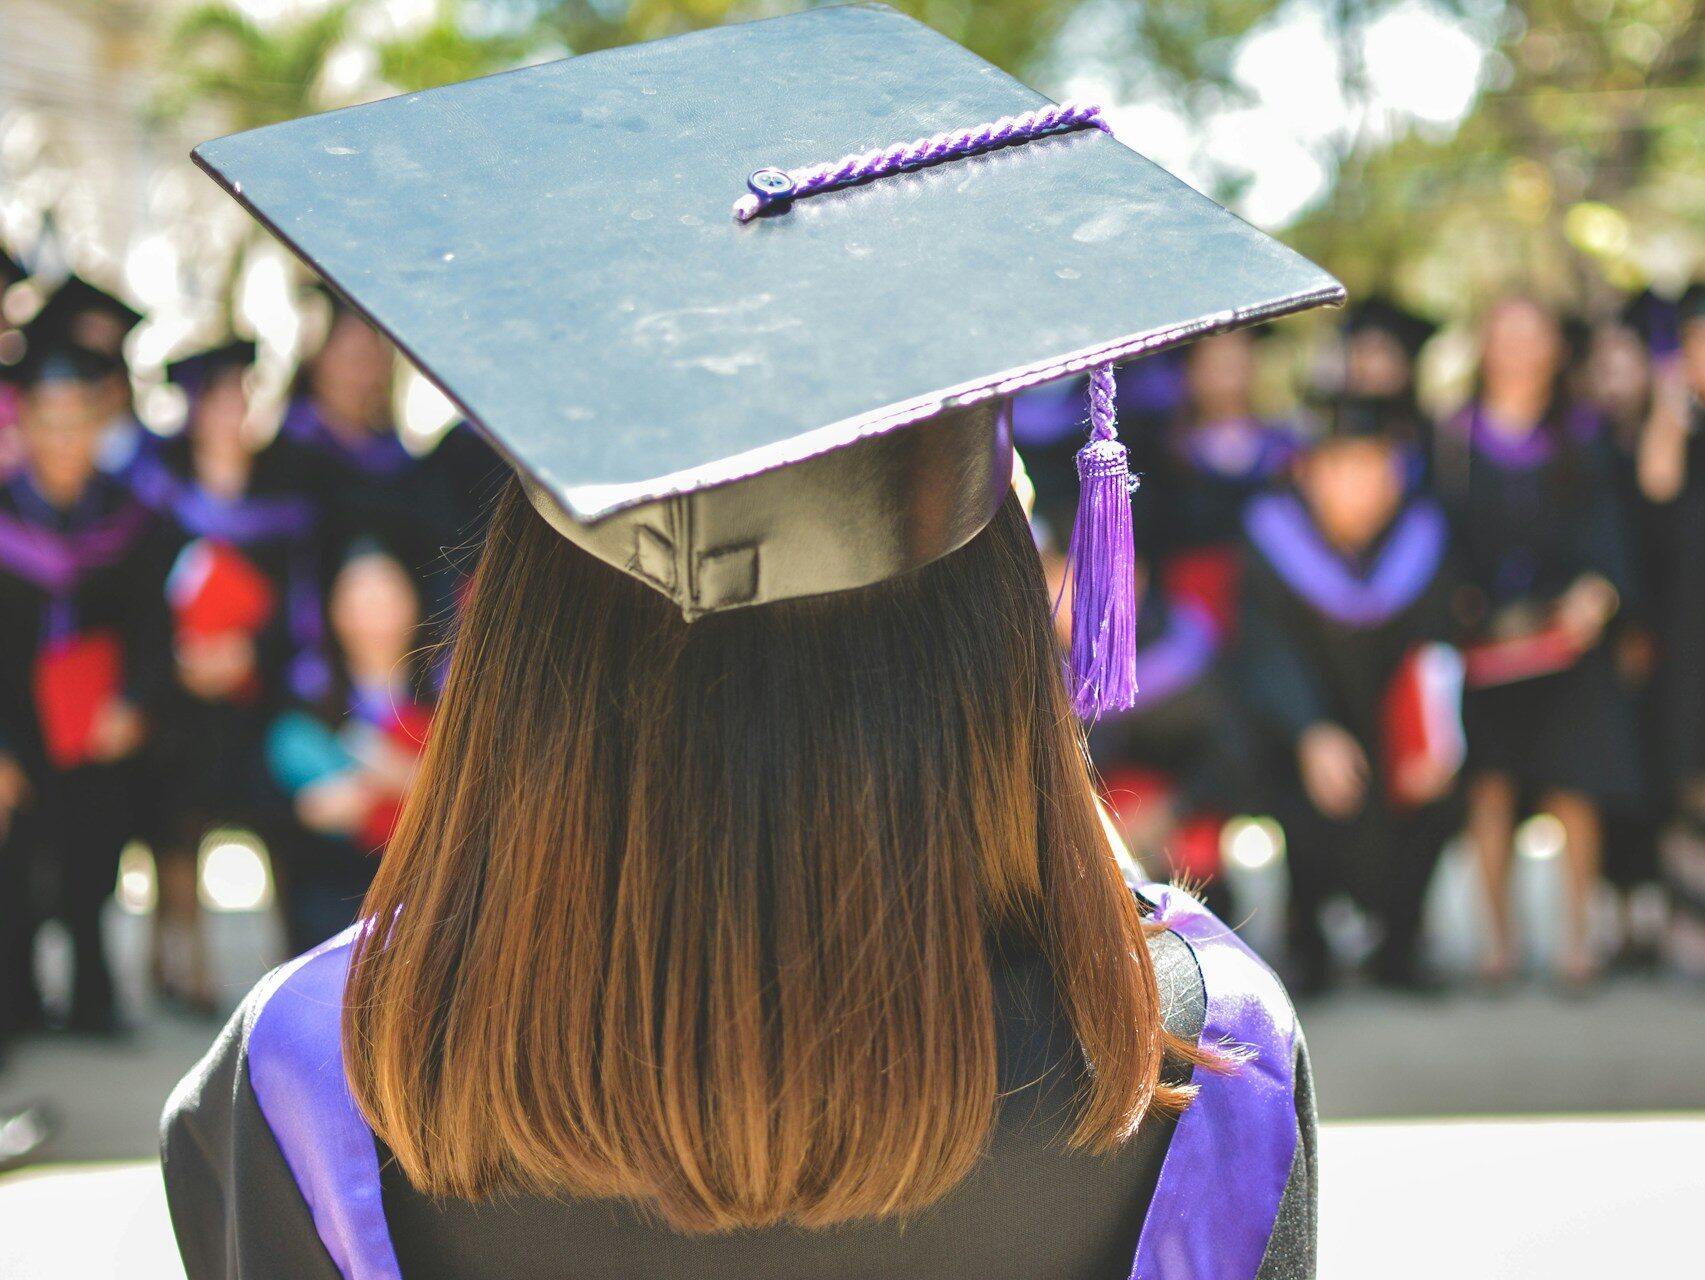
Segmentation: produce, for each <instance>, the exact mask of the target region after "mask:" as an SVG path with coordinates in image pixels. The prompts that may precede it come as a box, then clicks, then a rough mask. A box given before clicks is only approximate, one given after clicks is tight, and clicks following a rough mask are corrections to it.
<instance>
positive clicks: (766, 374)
mask: <svg viewBox="0 0 1705 1280" xmlns="http://www.w3.org/2000/svg"><path fill="white" fill-rule="evenodd" d="M1073 110H1074V111H1076V114H1069V113H1068V112H1067V109H1066V108H1061V107H1056V106H1055V105H1054V104H1051V103H1049V102H1048V100H1047V99H1045V98H1043V97H1042V96H1041V95H1039V94H1037V93H1035V92H1033V91H1032V90H1030V89H1028V88H1026V87H1025V86H1023V85H1022V84H1019V83H1018V82H1017V81H1015V80H1013V79H1011V78H1010V77H1008V76H1006V75H1005V74H1003V73H1001V72H1000V71H999V70H997V69H996V68H994V67H992V66H990V65H989V64H988V63H986V62H984V61H983V60H982V59H980V58H978V57H976V56H975V55H973V54H971V53H970V52H968V51H966V50H965V49H962V48H960V47H959V46H958V45H956V44H954V43H953V42H952V41H950V40H947V39H946V38H944V37H942V36H940V35H938V34H937V33H935V32H933V31H931V30H930V29H929V28H927V27H925V26H922V25H921V24H919V23H917V22H914V21H912V20H911V19H909V18H906V17H904V16H902V15H900V14H897V13H895V12H893V11H891V10H888V9H884V8H878V7H869V8H866V7H857V8H833V9H817V10H811V11H807V12H805V13H802V14H797V15H794V16H791V17H785V18H776V19H770V20H766V21H761V22H754V23H750V24H744V25H738V26H729V27H722V28H717V29H713V30H708V31H703V32H698V33H694V34H691V35H685V36H680V37H675V38H672V39H667V40H661V41H657V42H654V43H650V44H643V45H637V46H632V47H629V48H624V49H614V50H609V51H605V52H599V53H593V54H587V55H584V56H581V57H576V58H571V59H567V60H564V61H559V62H553V63H547V64H544V65H540V66H533V67H528V68H524V69H522V70H518V71H512V72H507V73H504V74H501V75H497V76H492V77H487V78H484V79H480V80H473V81H469V82H467V83H463V84H457V85H450V86H446V87H444V88H441V89H434V90H430V91H427V92H424V93H415V94H408V95H404V96H401V97H397V98H391V99H387V100H385V101H381V102H377V103H371V104H367V105H363V106H359V107H353V108H349V109H346V110H342V111H336V112H331V113H329V114H325V115H320V116H313V117H309V118H306V119H302V120H295V121H290V122H287V123H284V124H278V125H272V126H269V127H266V128H263V129H258V130H254V131H252V132H249V133H244V134H239V135H236V136H233V137H228V138H224V139H220V140H217V141H214V142H209V143H205V144H203V145H202V146H200V147H198V148H197V149H196V151H195V159H196V160H197V162H198V163H199V164H200V165H201V166H202V167H203V168H204V169H206V170H207V171H208V172H209V173H210V174H211V175H212V176H213V177H214V178H215V179H216V180H217V181H218V182H220V183H221V184H222V185H223V186H225V187H226V189H227V190H229V191H230V192H231V194H232V195H234V196H235V197H236V198H237V199H238V200H239V201H241V202H242V203H243V204H244V205H245V206H246V207H247V208H248V209H249V210H250V212H252V213H253V214H254V215H255V216H256V217H257V218H259V219H260V220H261V221H262V222H263V223H265V224H266V225H267V226H268V227H269V228H270V229H272V230H273V231H274V232H275V233H276V234H277V235H278V236H279V237H280V238H281V239H283V240H284V241H285V242H286V243H287V244H288V245H289V246H290V247H291V248H293V249H294V250H295V251H296V252H297V253H298V254H299V255H300V256H301V257H302V258H303V259H304V260H305V261H306V262H307V263H308V265H309V266H311V267H312V268H313V269H314V270H315V271H317V272H318V273H320V274H321V275H322V276H323V277H324V278H325V279H327V280H328V281H329V282H330V283H331V284H332V285H333V286H334V287H335V288H337V289H338V290H339V291H340V292H341V293H343V294H344V295H345V296H346V297H347V298H348V299H349V300H350V302H351V303H352V304H353V305H354V306H355V307H356V308H357V309H359V310H360V311H361V312H363V313H364V314H365V315H366V316H367V317H368V318H369V319H371V320H372V322H373V323H374V324H375V325H376V326H377V327H378V328H379V329H381V330H382V331H384V332H385V333H386V334H387V335H388V336H389V337H391V338H392V339H393V340H394V341H395V342H396V344H397V346H398V347H399V348H400V349H401V350H402V351H403V352H404V353H405V354H407V355H408V356H409V357H410V358H411V359H412V360H413V361H414V362H415V363H416V364H417V365H418V366H419V367H420V368H421V369H422V370H423V371H425V372H426V374H427V375H428V376H429V377H431V378H432V379H433V380H434V381H435V382H436V383H437V384H438V385H439V387H440V388H441V389H442V390H443V391H444V392H445V394H446V395H448V396H449V397H450V399H452V400H453V401H455V402H456V404H457V405H458V406H459V407H460V409H461V410H462V411H463V413H465V414H466V415H467V417H468V418H469V419H470V420H471V421H472V422H474V423H475V424H477V426H478V427H479V428H480V429H481V430H483V431H484V432H485V433H486V434H487V435H488V436H489V437H490V439H491V440H492V442H493V444H494V445H495V446H496V447H497V448H498V449H499V450H500V451H501V452H502V453H503V454H504V456H505V457H506V458H507V459H508V460H509V462H510V463H511V464H512V465H513V466H514V467H515V468H516V470H517V471H518V472H520V474H521V477H522V480H523V481H524V483H525V484H526V486H527V488H528V491H529V493H530V494H531V496H532V499H533V502H534V504H535V506H536V507H537V508H538V509H539V510H540V511H541V512H542V513H543V514H544V515H545V516H546V518H547V519H548V520H550V522H551V523H552V524H553V525H554V526H555V527H556V528H557V529H558V530H559V531H561V532H562V534H563V535H564V536H565V537H567V538H569V539H570V540H572V541H574V542H576V543H578V544H579V545H581V546H582V547H585V548H586V549H588V550H589V551H591V552H592V553H593V554H594V555H597V556H599V557H600V558H602V559H604V560H605V561H607V562H608V563H610V564H612V565H614V566H615V567H617V568H618V569H621V570H623V571H624V572H627V573H629V574H632V575H633V576H635V577H638V578H639V579H641V580H642V581H645V582H647V583H649V584H650V585H651V586H653V587H654V588H656V589H657V590H659V591H661V592H663V593H664V594H665V595H667V596H668V597H669V598H670V599H671V600H672V601H674V602H675V603H676V604H678V605H679V606H680V608H681V610H682V612H683V613H684V615H685V616H686V617H688V618H689V619H691V618H696V617H699V616H701V615H704V614H708V613H714V612H718V611H721V610H724V609H731V608H736V607H744V606H751V605H760V604H763V603H766V602H770V601H776V600H784V599H789V598H794V597H802V596H811V595H817V594H822V593H826V592H831V591H840V590H845V589H849V588H855V587H860V586H865V585H869V584H872V583H875V582H879V581H882V580H884V579H886V578H889V577H892V576H895V575H897V574H901V573H904V572H906V571H908V570H911V569H914V568H917V567H919V566H921V565H923V564H926V563H928V562H930V561H931V560H934V559H936V558H938V557H940V556H943V555H946V554H947V553H949V552H951V551H953V550H954V549H956V548H957V547H959V546H962V545H963V544H964V543H966V542H967V541H969V540H970V539H971V538H972V537H974V536H975V535H976V534H977V533H978V532H979V531H980V530H981V529H982V528H983V527H984V526H985V525H986V524H987V523H988V521H989V520H990V519H991V518H992V517H993V514H994V511H995V510H996V508H997V506H998V504H999V503H1000V501H1001V500H1002V498H1003V497H1004V494H1005V492H1006V490H1007V488H1008V486H1009V477H1010V449H1011V443H1010V423H1009V418H1008V414H1007V412H1006V410H1005V406H1006V404H1007V403H1008V401H1009V398H1010V396H1011V395H1012V393H1013V392H1015V391H1017V390H1020V389H1022V388H1024V387H1027V386H1031V385H1034V384H1037V383H1041V382H1044V381H1047V380H1050V379H1053V378H1058V377H1061V376H1063V375H1066V374H1071V373H1075V372H1081V371H1083V370H1086V369H1091V368H1106V367H1109V366H1110V365H1111V364H1112V363H1113V362H1116V361H1119V360H1123V359H1126V358H1129V357H1133V356H1137V355H1142V354H1145V353H1149V352H1153V351H1158V350H1161V349H1164V348H1167V347H1170V346H1174V345H1177V344H1179V343H1183V342H1186V341H1189V340H1191V339H1193V338H1196V337H1199V336H1201V335H1203V334H1206V333H1211V332H1215V331H1217V330H1221V329H1227V328H1232V327H1236V326H1239V325H1243V324H1249V323H1254V322H1257V321H1261V320H1266V319H1270V318H1272V317H1274V316H1278V315H1283V314H1287V313H1290V312H1294V311H1299V310H1303V309H1306V308H1309V307H1313V306H1317V305H1320V304H1323V303H1335V302H1338V301H1341V300H1342V296H1343V291H1342V288H1341V286H1339V285H1338V283H1337V282H1336V281H1335V280H1333V279H1332V278H1331V277H1330V276H1328V275H1327V274H1326V273H1325V272H1323V271H1321V270H1320V269H1319V268H1317V267H1315V266H1313V265H1312V264H1311V263H1309V262H1307V261H1306V260H1304V259H1303V258H1301V257H1299V256H1298V255H1297V254H1295V253H1293V252H1292V251H1290V250H1289V249H1287V248H1285V247H1284V246H1282V245H1280V244H1278V243H1277V242H1275V241H1273V240H1272V239H1270V238H1268V237H1267V236H1265V235H1263V234H1261V233H1260V232H1258V231H1256V230H1254V229H1253V228H1251V227H1249V226H1248V225H1247V224H1245V223H1243V222H1241V221H1240V220H1238V219H1237V218H1236V217H1234V216H1233V215H1231V214H1230V213H1228V212H1226V211H1225V210H1224V209H1222V208H1221V207H1220V206H1218V205H1217V204H1215V203H1213V202H1212V201H1211V200H1209V199H1207V198H1206V197H1204V196H1201V195H1199V194H1198V193H1196V192H1195V191H1193V190H1191V189H1190V188H1189V187H1187V186H1186V185H1184V184H1183V183H1181V182H1179V181H1178V180H1177V179H1175V178H1173V177H1171V176H1170V175H1169V174H1167V173H1165V172H1164V171H1163V170H1161V169H1159V168H1158V167H1156V166H1155V165H1153V164H1151V163H1150V162H1149V161H1147V160H1145V159H1144V158H1143V157H1142V156H1140V155H1138V154H1137V153H1136V152H1134V151H1131V150H1130V149H1128V148H1127V147H1125V146H1123V145H1121V144H1120V143H1119V142H1117V141H1115V140H1114V139H1113V138H1112V137H1111V136H1109V135H1108V134H1107V133H1105V132H1104V131H1102V130H1101V129H1100V128H1094V127H1090V126H1093V125H1096V124H1098V123H1099V120H1098V118H1097V117H1096V115H1095V113H1093V111H1092V110H1091V111H1088V112H1084V111H1078V110H1077V109H1073ZM1045 121H1051V122H1052V123H1051V124H1048V123H1042V122H1045ZM910 139H917V140H918V141H917V143H915V144H914V143H909V142H908V140H910ZM872 149H875V150H872ZM737 202H738V205H739V208H738V209H737V208H736V203H737ZM1108 381H1109V383H1110V381H1111V378H1110V375H1109V378H1108ZM1107 410H1108V413H1107V416H1108V417H1110V414H1111V404H1110V401H1109V403H1108V405H1107ZM1109 425H1110V424H1109ZM1119 498H1120V502H1121V503H1123V505H1124V508H1125V511H1124V518H1125V521H1126V524H1127V527H1128V522H1129V504H1128V502H1126V501H1125V494H1124V491H1123V482H1122V481H1121V482H1120V494H1119ZM1085 505H1089V504H1085ZM1084 594H1085V593H1083V592H1081V591H1080V592H1079V596H1080V597H1081V596H1083V595H1084ZM1085 630H1086V631H1090V632H1091V635H1092V637H1093V634H1094V631H1093V628H1085Z"/></svg>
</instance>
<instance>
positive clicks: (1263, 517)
mask: <svg viewBox="0 0 1705 1280" xmlns="http://www.w3.org/2000/svg"><path fill="white" fill-rule="evenodd" d="M1244 528H1245V529H1246V530H1247V531H1248V533H1249V538H1250V541H1252V542H1253V543H1254V544H1255V546H1256V548H1257V549H1258V550H1259V551H1260V552H1261V554H1262V555H1263V556H1264V557H1265V558H1266V560H1267V562H1268V563H1269V564H1271V565H1272V566H1273V569H1274V570H1275V572H1277V573H1278V575H1279V577H1281V578H1282V579H1284V582H1285V585H1286V586H1288V587H1289V588H1290V589H1291V590H1292V591H1294V592H1296V594H1297V595H1299V596H1301V597H1302V598H1303V599H1304V600H1307V601H1308V602H1309V603H1310V604H1312V605H1313V606H1314V607H1315V608H1316V609H1319V610H1320V612H1322V613H1324V614H1325V615H1326V616H1327V617H1329V618H1331V619H1333V620H1334V621H1336V622H1340V623H1342V624H1343V625H1345V626H1347V627H1358V628H1360V627H1377V626H1378V625H1379V624H1380V623H1382V622H1384V621H1386V620H1387V619H1388V618H1390V617H1392V616H1393V615H1394V614H1397V613H1401V612H1402V611H1403V610H1404V609H1407V608H1408V607H1409V606H1410V605H1412V604H1413V603H1415V601H1416V600H1417V599H1419V598H1420V596H1421V593H1422V592H1423V591H1425V590H1426V589H1427V585H1428V584H1429V583H1431V582H1432V580H1433V578H1434V577H1435V576H1437V574H1438V571H1439V565H1440V564H1441V563H1442V562H1443V560H1444V553H1445V545H1446V543H1447V541H1448V538H1449V533H1448V529H1447V526H1446V524H1445V518H1444V513H1443V512H1442V511H1440V510H1439V509H1438V507H1437V506H1436V505H1434V504H1433V503H1432V502H1431V501H1430V500H1427V499H1421V500H1418V501H1415V502H1412V503H1410V505H1409V506H1408V508H1407V509H1406V510H1405V511H1404V512H1403V514H1402V515H1400V516H1398V518H1397V524H1396V526H1395V527H1394V528H1393V529H1392V530H1391V533H1390V534H1389V535H1388V536H1387V537H1386V539H1385V544H1384V545H1383V546H1382V547H1381V548H1380V550H1379V553H1378V555H1377V556H1375V558H1374V561H1373V564H1372V565H1371V566H1369V568H1368V570H1367V572H1366V573H1360V574H1359V573H1357V572H1356V571H1355V570H1354V569H1353V568H1352V567H1351V566H1350V565H1349V564H1348V563H1346V562H1345V560H1344V558H1343V556H1341V555H1339V554H1338V552H1336V551H1334V550H1333V549H1332V547H1331V546H1329V545H1328V544H1327V542H1326V540H1325V539H1324V538H1323V537H1322V536H1321V534H1320V531H1319V530H1318V529H1317V528H1315V525H1314V521H1313V520H1312V519H1311V518H1310V517H1309V514H1308V511H1307V509H1306V508H1305V507H1304V506H1303V504H1302V501H1301V500H1300V499H1299V498H1297V496H1296V495H1295V494H1290V493H1275V494H1267V495H1264V496H1262V497H1259V498H1256V499H1254V500H1253V501H1251V502H1250V504H1249V509H1248V511H1247V512H1246V513H1245V515H1244Z"/></svg>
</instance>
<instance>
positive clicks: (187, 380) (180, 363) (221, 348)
mask: <svg viewBox="0 0 1705 1280" xmlns="http://www.w3.org/2000/svg"><path fill="white" fill-rule="evenodd" d="M256 351H257V348H256V346H255V343H254V341H253V340H252V339H248V338H233V339H231V340H230V341H229V342H222V343H220V344H219V345H218V346H214V347H209V348H208V349H207V350H205V351H197V352H194V353H193V354H191V355H187V356H181V357H179V358H178V359H176V360H173V361H172V362H171V363H169V364H168V365H167V366H166V381H167V382H169V383H171V384H172V385H173V386H176V387H181V388H183V392H184V394H185V395H186V396H188V397H189V398H190V400H191V401H193V400H195V398H196V397H197V396H199V395H200V394H201V393H202V392H203V391H205V390H207V387H208V385H209V384H210V383H212V382H213V380H214V379H215V378H218V377H219V376H221V375H222V374H226V373H241V372H242V371H243V370H245V369H248V368H249V367H250V366H251V365H253V364H254V362H255V354H256Z"/></svg>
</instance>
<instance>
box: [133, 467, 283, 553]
mask: <svg viewBox="0 0 1705 1280" xmlns="http://www.w3.org/2000/svg"><path fill="white" fill-rule="evenodd" d="M130 490H131V492H132V493H134V494H135V495H136V496H137V498H138V499H139V500H140V501H142V502H143V503H145V504H147V505H148V506H149V507H151V508H153V509H154V510H155V511H158V512H161V513H163V514H167V515H170V516H171V517H172V518H173V519H175V520H176V521H177V522H178V524H180V525H181V526H183V530H184V532H185V533H188V534H190V535H191V536H192V537H197V538H218V539H219V540H220V541H221V542H229V543H232V544H234V545H236V546H247V545H248V544H250V543H254V542H264V541H268V540H270V539H274V538H279V539H296V538H305V537H307V536H308V534H309V533H310V532H311V531H312V530H313V527H314V507H313V504H312V503H311V502H309V501H308V499H306V498H304V497H300V496H298V495H295V494H262V495H259V496H253V495H248V494H245V495H243V496H242V497H238V498H220V497H215V496H214V495H213V494H210V493H208V492H207V490H205V489H203V488H202V487H201V486H200V485H198V484H196V483H195V482H194V481H192V480H187V479H185V478H184V477H182V476H180V475H178V474H177V473H175V472H174V471H173V470H172V469H171V468H170V467H168V466H167V465H166V464H165V462H164V461H162V460H161V459H159V458H148V459H144V460H139V461H138V463H137V466H136V468H135V470H134V471H133V472H132V474H131V476H130Z"/></svg>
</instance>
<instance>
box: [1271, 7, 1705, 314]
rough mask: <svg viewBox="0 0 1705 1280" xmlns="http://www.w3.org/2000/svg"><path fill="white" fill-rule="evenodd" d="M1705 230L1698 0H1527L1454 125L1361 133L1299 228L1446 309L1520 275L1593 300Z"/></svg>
mask: <svg viewBox="0 0 1705 1280" xmlns="http://www.w3.org/2000/svg"><path fill="white" fill-rule="evenodd" d="M1702 232H1705V0H1517V2H1516V3H1512V4H1510V5H1508V6H1507V7H1506V8H1505V10H1504V12H1503V15H1502V20H1501V30H1500V33H1499V37H1498V40H1497V47H1496V50H1495V52H1494V54H1493V57H1492V60H1491V64H1490V68H1489V83H1488V84H1487V85H1486V87H1485V88H1484V90H1483V92H1482V94H1481V96H1480V99H1479V101H1478V102H1477V104H1476V106H1475V108H1474V110H1473V111H1472V112H1471V113H1470V115H1469V116H1468V118H1467V119H1466V120H1464V121H1463V122H1462V124H1461V125H1460V127H1458V128H1457V129H1456V130H1455V131H1454V132H1452V133H1451V134H1450V135H1449V136H1448V137H1443V138H1431V137H1426V136H1423V135H1419V134H1411V135H1410V136H1407V137H1404V138H1402V139H1400V140H1399V141H1397V142H1396V143H1394V144H1392V143H1388V142H1384V141H1381V142H1378V143H1376V144H1373V145H1367V146H1364V147H1362V148H1359V149H1358V150H1357V151H1356V152H1355V153H1354V154H1352V155H1350V156H1348V157H1346V158H1345V161H1344V163H1343V165H1342V167H1341V169H1340V171H1339V174H1338V180H1337V182H1336V183H1335V184H1334V187H1333V190H1332V193H1331V195H1330V197H1329V199H1328V200H1327V201H1326V202H1325V204H1324V205H1323V206H1322V207H1321V208H1320V209H1319V210H1317V211H1315V212H1314V213H1313V214H1312V215H1310V216H1308V217H1306V218H1305V219H1303V220H1302V222H1301V223H1300V224H1299V225H1298V226H1297V227H1295V228H1293V229H1292V234H1291V238H1292V239H1293V240H1294V241H1295V243H1297V244H1298V246H1299V247H1301V248H1302V249H1303V250H1304V251H1305V252H1309V253H1313V254H1315V255H1317V256H1319V257H1320V258H1321V259H1322V260H1323V261H1325V262H1327V263H1328V264H1329V265H1330V266H1332V267H1333V268H1334V269H1335V270H1336V271H1338V272H1339V274H1340V275H1341V276H1342V278H1343V279H1344V280H1345V282H1346V283H1347V284H1348V285H1349V286H1350V287H1351V289H1352V291H1356V290H1358V289H1366V288H1370V287H1373V286H1376V285H1383V286H1386V287H1394V288H1396V289H1397V290H1398V291H1400V292H1403V293H1405V294H1407V295H1408V296H1409V297H1411V298H1412V299H1413V300H1415V301H1417V302H1419V303H1421V304H1423V305H1426V306H1428V307H1429V308H1431V309H1433V310H1435V311H1437V312H1440V313H1442V314H1450V313H1452V312H1458V313H1460V312H1461V311H1463V310H1464V309H1466V308H1468V307H1471V306H1472V305H1474V304H1475V303H1476V302H1477V301H1479V300H1482V299H1484V297H1485V296H1486V295H1487V294H1489V293H1491V292H1494V291H1496V290H1500V289H1504V288H1510V287H1516V286H1519V287H1524V288H1536V289H1538V290H1539V291H1541V292H1543V293H1546V294H1548V295H1550V296H1552V297H1554V298H1556V299H1558V300H1568V301H1571V302H1577V303H1579V302H1590V301H1591V300H1592V298H1593V296H1594V295H1595V294H1597V293H1601V292H1607V291H1608V289H1609V288H1610V287H1615V288H1630V287H1635V286H1638V285H1640V284H1643V283H1645V282H1646V281H1647V279H1649V278H1650V277H1651V276H1653V275H1654V274H1657V275H1662V274H1664V272H1665V270H1666V259H1667V262H1668V263H1669V264H1672V265H1673V264H1679V267H1680V269H1681V270H1682V271H1685V270H1686V269H1687V263H1688V260H1689V258H1690V257H1691V255H1692V252H1693V251H1692V250H1690V249H1689V248H1687V247H1686V246H1687V245H1688V244H1690V243H1691V244H1695V245H1696V244H1697V243H1698V241H1699V237H1700V235H1701V233H1702Z"/></svg>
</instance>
